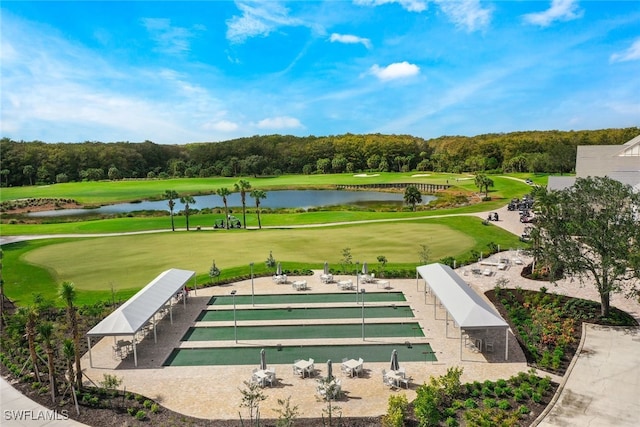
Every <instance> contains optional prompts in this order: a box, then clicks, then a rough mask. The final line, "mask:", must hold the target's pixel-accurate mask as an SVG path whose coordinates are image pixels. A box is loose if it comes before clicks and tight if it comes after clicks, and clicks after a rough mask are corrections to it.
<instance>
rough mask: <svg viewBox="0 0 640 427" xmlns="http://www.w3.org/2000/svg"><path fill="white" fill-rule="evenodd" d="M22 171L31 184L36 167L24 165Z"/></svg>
mask: <svg viewBox="0 0 640 427" xmlns="http://www.w3.org/2000/svg"><path fill="white" fill-rule="evenodd" d="M22 173H23V174H24V176H26V177H27V178H29V185H33V175H34V174H35V173H36V168H34V167H33V165H25V166H24V167H23V168H22Z"/></svg>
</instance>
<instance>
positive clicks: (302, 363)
mask: <svg viewBox="0 0 640 427" xmlns="http://www.w3.org/2000/svg"><path fill="white" fill-rule="evenodd" d="M293 366H294V367H295V368H296V369H298V370H300V371H301V372H302V378H304V377H305V374H308V375H309V376H311V371H310V370H309V368H310V367H311V366H313V362H312V361H310V360H304V359H302V360H298V361H297V362H296V363H294V364H293Z"/></svg>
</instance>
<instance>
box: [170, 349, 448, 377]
mask: <svg viewBox="0 0 640 427" xmlns="http://www.w3.org/2000/svg"><path fill="white" fill-rule="evenodd" d="M262 348H264V349H265V355H266V359H267V364H268V365H284V364H292V363H293V362H294V361H295V360H296V359H309V358H311V359H314V361H315V366H316V368H322V367H323V366H322V365H323V364H325V363H326V362H327V360H329V359H331V360H332V361H333V362H334V363H339V362H340V361H342V359H343V358H345V357H346V358H349V359H351V358H353V359H357V358H359V357H362V358H363V359H364V363H365V369H366V366H367V363H373V362H388V361H390V359H391V352H392V351H393V350H394V349H395V350H397V351H398V359H399V361H400V365H402V363H403V362H434V361H436V360H437V359H436V357H435V354H434V352H433V350H432V349H431V346H430V345H429V344H411V343H408V342H402V343H397V344H380V345H377V344H362V345H331V346H325V345H323V346H318V345H313V346H287V345H283V346H281V347H275V346H274V347H224V348H177V349H174V350H173V352H172V353H171V354H170V355H169V357H168V358H167V360H166V361H165V362H164V364H163V365H164V366H206V365H256V366H258V365H259V363H260V350H261V349H262ZM334 369H339V368H335V365H334ZM249 374H250V371H249V370H247V375H249Z"/></svg>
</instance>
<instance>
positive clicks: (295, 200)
mask: <svg viewBox="0 0 640 427" xmlns="http://www.w3.org/2000/svg"><path fill="white" fill-rule="evenodd" d="M266 194H267V198H266V199H262V200H261V201H260V207H261V208H273V209H276V208H301V209H309V208H315V207H321V206H338V205H356V206H366V205H372V204H378V203H384V204H395V205H398V206H400V205H402V203H403V199H404V195H403V194H402V193H386V192H381V191H344V190H281V191H267V192H266ZM194 199H195V201H196V203H195V204H193V205H190V206H191V208H192V209H204V208H222V207H224V204H223V203H222V198H221V197H220V196H218V195H213V194H212V195H208V196H195V197H194ZM431 200H435V197H434V196H426V195H423V196H422V202H423V203H424V204H427V203H429V202H430V201H431ZM246 203H247V207H254V206H255V200H254V199H253V198H251V197H249V195H248V194H247V199H246ZM227 205H228V206H229V207H232V206H242V201H241V200H240V193H233V194H231V195H230V196H228V197H227ZM182 209H184V205H183V204H182V203H180V201H179V200H176V207H175V209H174V210H175V211H176V212H178V211H180V210H182ZM142 210H151V211H167V212H168V211H169V207H168V206H167V201H166V200H160V201H142V202H139V203H117V204H114V205H107V206H101V207H99V208H95V209H63V210H52V211H42V212H31V213H30V214H29V216H32V217H56V216H72V215H89V214H92V215H95V214H122V213H129V212H134V211H142Z"/></svg>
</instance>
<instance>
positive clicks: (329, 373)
mask: <svg viewBox="0 0 640 427" xmlns="http://www.w3.org/2000/svg"><path fill="white" fill-rule="evenodd" d="M332 379H333V364H332V363H331V359H329V360H327V381H331V380H332Z"/></svg>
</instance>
